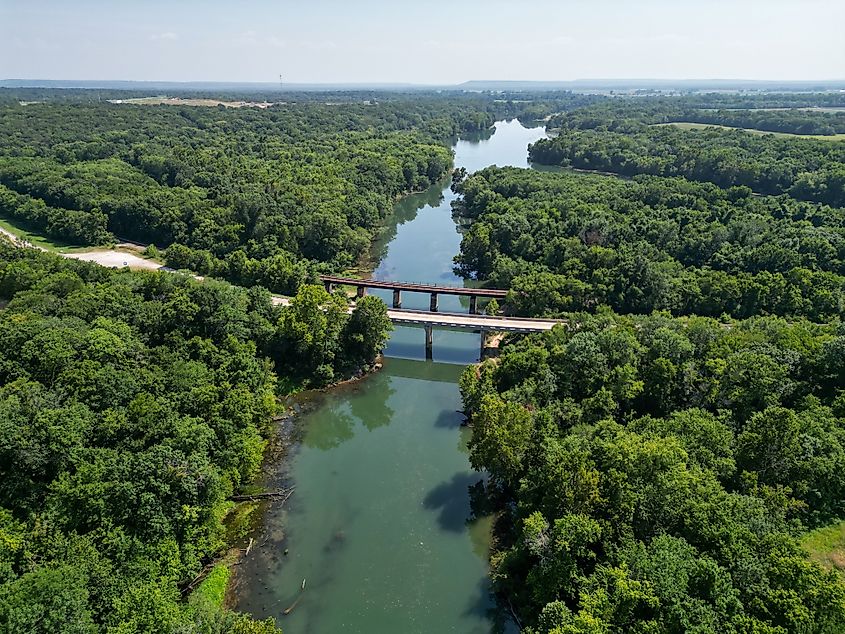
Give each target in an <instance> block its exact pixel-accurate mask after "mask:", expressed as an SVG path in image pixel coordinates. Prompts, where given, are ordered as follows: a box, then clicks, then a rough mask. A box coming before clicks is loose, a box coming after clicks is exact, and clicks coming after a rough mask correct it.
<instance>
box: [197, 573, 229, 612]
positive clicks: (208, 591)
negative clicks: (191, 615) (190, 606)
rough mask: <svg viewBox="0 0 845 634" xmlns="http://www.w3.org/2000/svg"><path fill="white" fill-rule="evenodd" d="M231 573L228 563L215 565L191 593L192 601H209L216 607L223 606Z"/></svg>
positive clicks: (208, 602)
mask: <svg viewBox="0 0 845 634" xmlns="http://www.w3.org/2000/svg"><path fill="white" fill-rule="evenodd" d="M231 574H232V571H231V570H229V564H228V563H220V564H217V565H216V566H214V568H212V570H211V572H210V573H208V576H207V577H206V578H205V579H203V580H202V583H200V584H199V585H198V586H197V588H196V590H194V591H193V592H192V593H191V603H195V602H199V603H207V604H210V605H213V606H215V607H216V608H222V607H223V604H224V602H225V601H226V588H227V587H228V586H229V577H230V576H231Z"/></svg>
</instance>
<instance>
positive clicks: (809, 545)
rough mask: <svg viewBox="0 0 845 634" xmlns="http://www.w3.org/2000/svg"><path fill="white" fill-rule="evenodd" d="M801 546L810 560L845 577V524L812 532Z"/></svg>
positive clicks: (840, 523)
mask: <svg viewBox="0 0 845 634" xmlns="http://www.w3.org/2000/svg"><path fill="white" fill-rule="evenodd" d="M801 545H802V546H803V547H804V549H805V550H806V551H807V552H808V553H809V554H810V559H812V560H813V561H816V562H818V563H819V564H821V565H822V566H824V567H825V568H827V569H828V570H835V571H837V572H838V573H839V574H840V575H842V576H845V522H839V523H838V524H833V525H832V526H825V527H824V528H818V529H816V530H814V531H810V532H809V533H807V534H806V535H805V536H804V538H803V539H802V540H801Z"/></svg>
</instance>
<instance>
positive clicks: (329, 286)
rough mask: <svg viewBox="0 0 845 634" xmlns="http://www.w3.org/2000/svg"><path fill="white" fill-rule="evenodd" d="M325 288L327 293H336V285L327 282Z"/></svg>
mask: <svg viewBox="0 0 845 634" xmlns="http://www.w3.org/2000/svg"><path fill="white" fill-rule="evenodd" d="M325 287H326V292H327V293H333V292H334V284H332V283H331V282H326V283H325Z"/></svg>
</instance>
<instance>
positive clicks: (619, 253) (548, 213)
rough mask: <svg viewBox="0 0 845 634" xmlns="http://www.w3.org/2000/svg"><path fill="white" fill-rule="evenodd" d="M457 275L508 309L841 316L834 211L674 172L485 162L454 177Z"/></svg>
mask: <svg viewBox="0 0 845 634" xmlns="http://www.w3.org/2000/svg"><path fill="white" fill-rule="evenodd" d="M455 188H456V190H457V191H458V192H460V193H461V194H462V200H461V202H460V205H459V207H458V213H459V214H460V215H461V216H462V217H463V218H464V220H465V221H468V222H469V223H470V226H469V228H468V230H467V231H466V232H465V233H464V236H463V240H462V243H461V253H460V255H459V256H458V257H457V258H456V261H457V266H458V269H459V271H460V272H462V273H463V274H464V275H467V276H473V277H477V278H479V279H482V280H487V281H489V282H490V283H491V284H492V285H493V286H495V287H500V288H510V289H511V294H510V297H509V300H508V305H509V306H510V309H511V310H512V311H514V312H516V313H518V314H520V315H556V314H560V313H562V312H567V311H578V310H584V309H588V310H595V309H597V308H598V307H600V306H610V307H611V308H612V309H614V310H615V311H618V312H622V313H650V312H652V311H654V310H668V311H671V312H672V313H674V314H677V315H688V314H698V315H708V316H713V317H718V316H720V315H722V314H728V315H733V316H735V317H749V316H752V315H758V314H771V315H783V316H789V317H800V316H806V317H810V318H812V319H831V318H833V317H835V316H838V315H841V314H842V311H843V309H845V212H843V210H842V209H838V208H832V207H829V206H826V205H817V204H812V203H808V202H802V201H797V200H795V199H793V198H790V197H787V196H779V197H772V196H752V195H751V191H750V190H749V189H748V188H747V187H732V188H728V189H722V188H720V187H717V186H716V185H713V184H710V183H695V182H690V181H687V180H685V179H682V178H660V177H655V176H638V177H636V178H635V179H634V180H631V181H625V180H621V179H618V178H614V177H607V176H595V175H586V174H577V173H572V172H563V173H544V172H536V171H531V170H520V169H513V168H487V169H485V170H482V171H480V172H477V173H475V174H473V175H472V176H470V177H468V178H467V179H465V180H463V181H461V182H459V183H457V184H456V185H455Z"/></svg>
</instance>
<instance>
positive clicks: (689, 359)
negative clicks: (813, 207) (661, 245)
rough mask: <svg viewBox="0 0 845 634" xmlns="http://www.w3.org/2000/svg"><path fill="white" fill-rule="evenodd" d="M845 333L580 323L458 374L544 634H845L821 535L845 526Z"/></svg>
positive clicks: (513, 559)
mask: <svg viewBox="0 0 845 634" xmlns="http://www.w3.org/2000/svg"><path fill="white" fill-rule="evenodd" d="M843 387H845V329H843V327H842V326H841V325H826V326H821V325H814V324H811V323H809V322H806V321H795V322H791V323H790V322H787V321H784V320H782V319H779V318H771V317H770V318H754V319H751V320H748V321H731V322H727V323H723V322H720V321H716V320H713V319H709V318H701V317H696V318H690V319H677V318H670V317H668V316H663V315H654V316H651V317H630V318H625V317H619V316H614V315H612V314H601V315H597V316H589V315H584V314H580V315H578V314H573V315H572V316H571V321H570V322H569V324H568V325H566V326H561V327H557V328H555V330H554V331H552V332H551V333H549V334H547V335H542V336H534V337H531V338H528V339H524V340H522V341H521V342H519V343H514V344H512V345H509V346H507V347H506V349H505V351H504V352H503V354H502V356H501V358H499V359H497V360H495V361H488V362H486V363H484V364H483V365H482V366H480V368H479V367H474V368H470V369H468V370H467V371H466V372H465V374H464V376H463V378H462V381H461V388H462V392H463V395H464V402H465V404H466V406H467V408H468V409H469V411H470V412H471V414H472V420H473V436H472V440H471V459H472V463H473V465H474V466H475V467H476V468H478V469H484V470H487V471H488V472H489V473H490V477H491V483H490V485H489V487H488V489H489V493H490V494H491V495H492V496H493V497H494V498H498V499H499V500H500V508H501V509H502V511H501V512H502V513H503V517H502V518H501V519H500V521H499V523H498V525H499V528H500V540H501V541H500V544H499V549H498V552H497V553H496V554H495V555H494V557H493V562H492V563H493V573H492V574H493V579H494V582H495V584H496V586H497V588H498V589H499V590H500V591H501V592H503V593H505V594H506V595H507V596H508V597H509V598H510V600H511V602H512V605H513V606H514V609H515V610H516V612H517V614H518V615H519V617H520V618H521V619H522V620H523V621H524V625H526V626H527V629H526V630H525V631H528V632H535V633H551V632H554V633H555V634H561V633H572V634H575V633H584V634H586V633H591V634H592V633H598V632H626V633H627V632H643V633H645V632H649V633H658V632H667V633H668V632H761V633H762V632H766V633H767V634H786V633H788V632H824V633H830V634H833V633H834V632H841V631H843V629H845V583H844V582H843V581H842V579H841V578H840V577H838V576H837V574H836V573H835V572H828V571H824V570H823V569H822V568H821V567H819V566H818V565H816V564H813V563H810V562H809V561H808V560H807V558H806V554H805V553H804V552H803V550H802V549H801V547H800V546H799V543H798V539H797V538H798V536H799V535H800V533H801V531H802V530H804V529H805V528H806V527H813V526H816V525H818V524H821V523H824V522H826V521H829V520H831V519H837V518H842V517H843V516H845V508H843V500H845V476H843V474H845V391H843Z"/></svg>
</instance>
